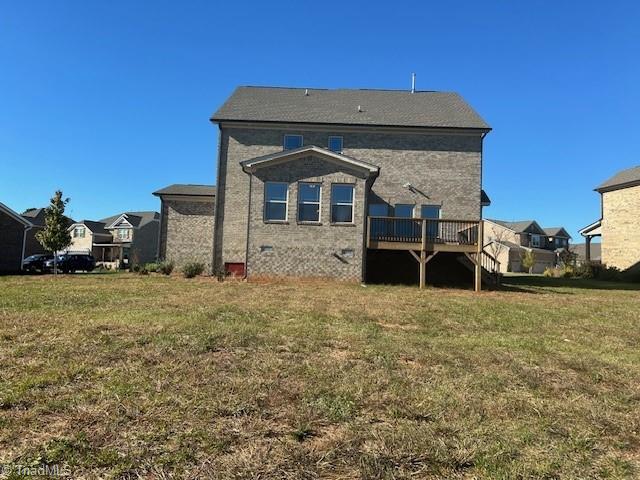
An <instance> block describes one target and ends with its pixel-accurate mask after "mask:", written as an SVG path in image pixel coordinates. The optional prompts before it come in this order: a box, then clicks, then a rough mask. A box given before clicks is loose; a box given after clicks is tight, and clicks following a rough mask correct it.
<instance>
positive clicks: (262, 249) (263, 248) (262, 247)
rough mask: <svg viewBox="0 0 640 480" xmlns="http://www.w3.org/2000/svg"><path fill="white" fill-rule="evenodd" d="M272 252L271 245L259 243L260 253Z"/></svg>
mask: <svg viewBox="0 0 640 480" xmlns="http://www.w3.org/2000/svg"><path fill="white" fill-rule="evenodd" d="M271 252H273V247H272V246H271V245H260V253H271Z"/></svg>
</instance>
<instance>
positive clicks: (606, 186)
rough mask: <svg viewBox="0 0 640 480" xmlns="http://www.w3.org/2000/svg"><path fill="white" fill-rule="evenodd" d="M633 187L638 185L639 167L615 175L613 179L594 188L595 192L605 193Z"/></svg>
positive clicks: (639, 177)
mask: <svg viewBox="0 0 640 480" xmlns="http://www.w3.org/2000/svg"><path fill="white" fill-rule="evenodd" d="M635 185H640V165H639V166H637V167H633V168H628V169H627V170H622V171H621V172H618V173H616V174H615V175H614V176H613V177H611V178H610V179H609V180H607V181H606V182H604V183H603V184H601V185H600V186H599V187H598V188H596V191H597V192H607V191H610V190H618V189H620V188H626V187H633V186H635Z"/></svg>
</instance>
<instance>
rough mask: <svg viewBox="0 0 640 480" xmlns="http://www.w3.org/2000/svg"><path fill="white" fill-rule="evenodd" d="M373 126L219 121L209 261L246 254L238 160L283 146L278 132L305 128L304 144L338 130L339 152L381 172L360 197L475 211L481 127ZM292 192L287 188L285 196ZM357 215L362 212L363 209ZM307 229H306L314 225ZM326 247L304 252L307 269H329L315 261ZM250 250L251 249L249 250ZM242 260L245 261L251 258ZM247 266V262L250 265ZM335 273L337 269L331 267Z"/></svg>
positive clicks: (471, 214) (476, 214) (448, 212)
mask: <svg viewBox="0 0 640 480" xmlns="http://www.w3.org/2000/svg"><path fill="white" fill-rule="evenodd" d="M379 130H380V129H376V128H371V129H363V130H354V129H349V130H344V131H343V130H341V129H340V128H335V129H328V128H323V129H321V128H317V129H313V130H311V129H308V130H299V129H297V127H292V128H291V129H276V128H273V129H272V128H237V127H225V126H223V127H222V128H221V131H220V152H219V154H220V155H219V165H218V196H217V204H216V205H217V215H216V225H217V228H216V231H215V245H216V249H215V258H214V261H215V264H216V265H217V266H219V267H222V266H223V265H224V263H225V262H245V252H246V241H247V239H246V231H247V203H248V200H249V175H247V174H246V173H245V172H244V171H242V169H241V167H240V164H239V163H240V162H241V161H243V160H249V159H252V158H255V157H258V156H261V155H266V154H270V153H275V152H280V151H282V144H283V136H284V134H285V133H287V134H301V135H303V136H304V145H317V146H320V147H325V148H326V147H327V141H328V137H329V135H340V136H342V137H343V153H344V154H345V155H346V156H349V157H353V158H355V159H357V160H361V161H364V162H368V163H371V164H374V165H377V166H379V167H380V176H379V178H378V179H377V180H376V181H375V183H374V185H373V187H372V190H371V193H370V194H369V196H368V199H367V200H368V201H369V202H370V203H388V204H391V205H393V204H397V203H414V204H416V205H418V206H419V205H421V204H428V205H434V204H435V205H440V206H441V215H442V218H444V219H447V218H448V219H470V220H477V219H479V218H480V212H481V206H480V190H481V170H482V168H481V163H482V154H481V152H482V138H481V136H480V134H478V133H468V134H462V133H457V134H454V133H452V134H434V133H430V132H427V131H424V132H423V133H406V132H395V131H379ZM405 183H410V184H411V185H412V186H413V187H414V190H413V192H412V191H410V190H408V189H407V188H404V187H403V185H404V184H405ZM293 198H294V197H291V196H290V199H293ZM289 208H290V209H292V208H293V209H294V210H295V203H294V202H290V204H289ZM362 215H363V217H364V212H362ZM363 223H364V222H363ZM362 228H364V225H362ZM309 229H311V230H312V229H313V227H309ZM304 239H305V240H304V241H305V242H308V245H307V247H308V248H309V249H312V248H316V241H315V239H314V238H313V235H308V236H306V235H305V236H304ZM253 246H254V244H253V243H252V247H253ZM318 248H319V247H318ZM311 251H312V250H309V252H311ZM326 253H327V252H326V251H324V250H322V249H321V250H320V251H319V252H318V253H316V254H311V253H310V254H309V255H312V256H313V258H316V259H318V261H317V262H315V266H314V267H312V270H314V271H316V272H325V271H329V270H331V269H330V268H329V267H325V266H321V265H320V264H321V263H322V262H323V261H325V259H326V255H325V254H326ZM250 254H251V257H252V256H253V255H254V254H255V252H250ZM331 262H333V261H331ZM249 263H250V264H251V259H250V262H249ZM307 263H309V261H307ZM263 265H264V266H262V267H260V268H261V271H263V270H266V269H267V268H268V267H267V266H268V265H269V264H268V263H264V264H263ZM251 268H252V267H251V265H249V269H251ZM300 268H302V267H300ZM305 271H306V268H305ZM249 273H251V272H249ZM342 275H343V273H339V274H338V276H342Z"/></svg>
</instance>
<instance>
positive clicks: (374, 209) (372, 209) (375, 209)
mask: <svg viewBox="0 0 640 480" xmlns="http://www.w3.org/2000/svg"><path fill="white" fill-rule="evenodd" d="M369 215H370V216H372V217H388V216H389V205H387V204H386V203H370V204H369Z"/></svg>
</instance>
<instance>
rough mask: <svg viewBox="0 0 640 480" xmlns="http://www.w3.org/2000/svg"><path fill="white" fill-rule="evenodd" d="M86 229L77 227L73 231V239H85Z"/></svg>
mask: <svg viewBox="0 0 640 480" xmlns="http://www.w3.org/2000/svg"><path fill="white" fill-rule="evenodd" d="M84 235H85V228H84V227H76V228H74V229H73V238H84Z"/></svg>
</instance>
